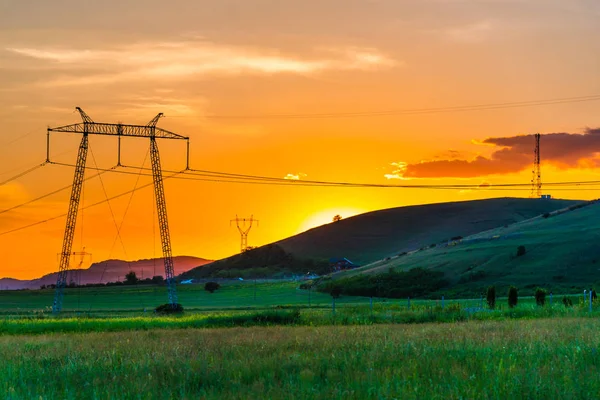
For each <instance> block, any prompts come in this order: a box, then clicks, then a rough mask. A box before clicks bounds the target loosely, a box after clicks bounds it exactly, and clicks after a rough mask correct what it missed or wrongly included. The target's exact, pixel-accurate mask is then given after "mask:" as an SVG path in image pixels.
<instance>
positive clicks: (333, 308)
mask: <svg viewBox="0 0 600 400" xmlns="http://www.w3.org/2000/svg"><path fill="white" fill-rule="evenodd" d="M331 311H332V312H333V316H334V317H335V297H332V298H331Z"/></svg>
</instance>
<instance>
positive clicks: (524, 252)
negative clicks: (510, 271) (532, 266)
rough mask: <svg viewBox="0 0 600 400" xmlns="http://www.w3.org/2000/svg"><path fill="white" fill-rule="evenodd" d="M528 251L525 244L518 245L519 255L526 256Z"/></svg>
mask: <svg viewBox="0 0 600 400" xmlns="http://www.w3.org/2000/svg"><path fill="white" fill-rule="evenodd" d="M526 253H527V249H525V246H519V247H517V257H521V256H524V255H525V254H526Z"/></svg>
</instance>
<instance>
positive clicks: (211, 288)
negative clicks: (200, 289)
mask: <svg viewBox="0 0 600 400" xmlns="http://www.w3.org/2000/svg"><path fill="white" fill-rule="evenodd" d="M220 287H221V285H219V284H218V283H217V282H206V283H205V284H204V290H206V291H207V292H210V293H214V292H215V290H218V289H219V288H220Z"/></svg>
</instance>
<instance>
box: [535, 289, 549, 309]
mask: <svg viewBox="0 0 600 400" xmlns="http://www.w3.org/2000/svg"><path fill="white" fill-rule="evenodd" d="M546 293H548V292H547V291H546V289H542V288H537V289H536V290H535V304H537V305H538V306H540V307H543V306H544V305H545V304H546Z"/></svg>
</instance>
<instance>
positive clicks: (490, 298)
mask: <svg viewBox="0 0 600 400" xmlns="http://www.w3.org/2000/svg"><path fill="white" fill-rule="evenodd" d="M486 300H487V303H488V307H489V308H490V309H492V310H493V309H494V308H496V286H490V287H488V288H487V294H486Z"/></svg>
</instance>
